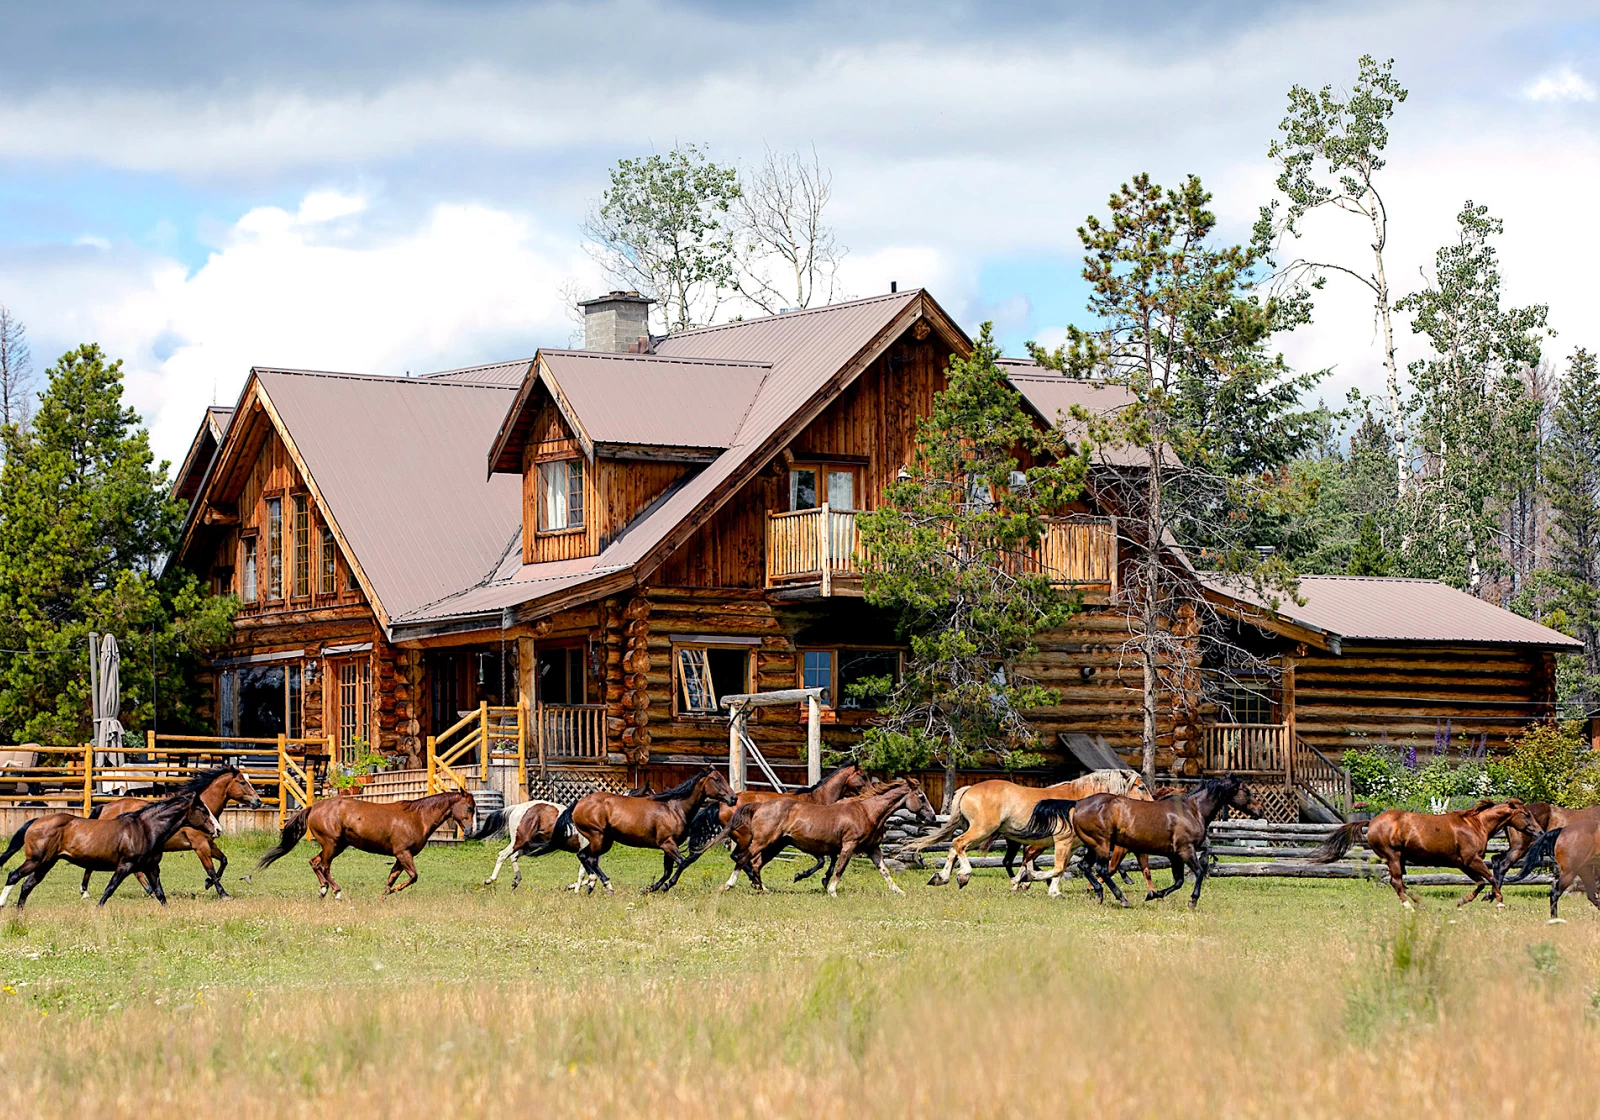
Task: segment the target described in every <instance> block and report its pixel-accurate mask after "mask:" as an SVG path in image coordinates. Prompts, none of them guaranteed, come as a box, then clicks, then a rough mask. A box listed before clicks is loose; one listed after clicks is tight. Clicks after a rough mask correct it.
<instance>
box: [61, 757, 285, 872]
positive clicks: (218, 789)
mask: <svg viewBox="0 0 1600 1120" xmlns="http://www.w3.org/2000/svg"><path fill="white" fill-rule="evenodd" d="M190 791H194V792H197V793H199V794H200V800H201V801H203V802H205V806H206V808H207V809H210V810H211V815H212V816H214V817H218V818H220V817H221V815H222V810H223V809H225V808H227V807H228V805H229V804H230V803H231V802H235V801H237V802H238V803H239V804H241V805H243V806H245V807H246V808H249V809H259V808H261V807H262V806H263V805H264V804H265V802H263V801H262V800H261V795H260V794H259V793H257V792H256V787H255V786H253V785H251V784H250V779H249V778H248V777H247V776H246V775H245V772H244V771H243V770H241V769H239V768H238V767H237V766H218V767H217V768H216V769H214V770H205V771H202V772H201V773H199V774H196V775H195V776H194V777H192V778H190V779H189V780H188V781H187V782H185V783H184V784H183V785H181V786H179V787H178V789H177V790H175V791H174V793H175V794H177V793H188V792H190ZM148 804H150V802H149V801H147V800H146V799H144V798H142V797H121V798H118V799H117V800H116V801H108V802H106V803H105V804H104V805H96V806H95V808H94V812H92V813H90V814H89V816H90V817H92V818H97V819H99V820H105V821H108V820H113V819H115V818H117V817H121V816H126V815H127V814H128V813H137V812H138V811H139V810H140V809H143V808H144V807H145V806H146V805H148ZM166 850H167V851H169V852H193V853H194V854H195V855H197V856H199V857H200V865H201V866H202V867H204V868H205V870H206V884H205V886H204V887H201V888H200V889H201V890H202V891H203V890H207V889H209V888H212V887H214V888H216V892H217V897H218V898H227V897H228V892H227V891H225V890H223V889H222V873H223V872H224V871H226V870H228V856H227V854H226V853H225V852H224V851H223V850H222V848H221V847H220V846H219V845H218V844H217V842H216V841H215V840H213V839H212V838H211V837H210V836H207V835H206V833H205V831H204V830H202V829H198V828H189V827H187V826H185V827H183V828H180V829H178V831H177V832H175V833H173V834H172V837H171V838H170V839H169V840H168V841H167V847H166ZM213 861H215V866H213ZM93 875H94V870H93V869H92V868H91V869H90V870H88V871H85V872H84V873H83V887H82V891H83V897H84V898H88V897H89V879H90V878H91V877H92V876H93ZM139 879H140V881H141V882H143V881H144V876H143V875H140V876H139Z"/></svg>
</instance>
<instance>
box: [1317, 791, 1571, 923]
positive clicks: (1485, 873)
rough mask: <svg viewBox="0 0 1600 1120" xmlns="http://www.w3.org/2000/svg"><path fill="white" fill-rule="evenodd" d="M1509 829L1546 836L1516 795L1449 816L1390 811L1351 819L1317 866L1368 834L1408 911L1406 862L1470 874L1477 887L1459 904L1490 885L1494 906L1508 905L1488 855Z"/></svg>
mask: <svg viewBox="0 0 1600 1120" xmlns="http://www.w3.org/2000/svg"><path fill="white" fill-rule="evenodd" d="M1507 825H1513V826H1515V827H1516V828H1519V829H1521V830H1522V831H1524V832H1531V833H1533V834H1534V835H1535V836H1539V835H1542V834H1543V829H1541V828H1540V827H1539V823H1538V822H1537V821H1535V820H1534V819H1533V814H1532V813H1530V812H1529V811H1528V807H1527V806H1526V805H1524V804H1523V803H1522V802H1521V801H1518V800H1517V799H1516V798H1514V797H1513V798H1512V799H1511V800H1510V801H1502V802H1499V803H1496V802H1493V801H1480V802H1478V803H1477V804H1476V805H1474V806H1473V807H1472V808H1470V809H1457V810H1455V811H1453V812H1449V813H1410V812H1407V811H1406V810H1404V809H1386V810H1384V811H1383V812H1381V813H1379V814H1378V815H1377V816H1375V817H1373V818H1372V819H1371V820H1370V821H1352V822H1351V823H1349V824H1347V825H1345V826H1344V827H1342V828H1338V829H1335V830H1334V832H1333V835H1331V836H1329V837H1328V838H1327V839H1326V840H1324V841H1323V842H1322V843H1321V844H1320V845H1319V846H1318V848H1317V853H1316V855H1315V856H1313V857H1312V859H1313V860H1315V861H1316V862H1317V863H1332V862H1333V861H1334V860H1336V859H1339V858H1341V857H1343V855H1344V854H1345V853H1346V852H1347V851H1349V850H1350V846H1351V845H1352V844H1354V843H1355V842H1356V841H1357V840H1358V839H1360V838H1361V836H1362V834H1363V833H1365V835H1366V841H1367V847H1369V848H1371V849H1372V854H1373V855H1375V856H1377V857H1378V858H1379V859H1381V860H1383V861H1384V862H1385V863H1387V864H1388V865H1389V885H1390V886H1391V887H1393V888H1394V893H1395V894H1397V895H1399V896H1400V903H1401V905H1403V906H1404V907H1405V908H1406V909H1408V910H1411V909H1415V906H1414V904H1413V903H1412V901H1411V896H1410V895H1409V894H1407V893H1406V881H1405V873H1406V865H1407V864H1412V865H1415V866H1418V867H1454V868H1457V869H1458V870H1461V871H1465V872H1466V873H1467V875H1468V876H1469V877H1471V878H1472V879H1473V880H1474V883H1475V885H1474V886H1473V888H1472V891H1471V893H1469V894H1468V895H1467V896H1466V897H1465V898H1463V899H1462V900H1461V901H1460V902H1459V903H1458V904H1457V905H1461V906H1465V905H1466V904H1467V903H1469V902H1471V901H1472V900H1473V899H1475V898H1477V897H1478V895H1479V894H1481V893H1482V892H1483V888H1484V887H1489V888H1490V889H1491V890H1492V891H1493V892H1494V901H1495V905H1496V906H1504V905H1505V900H1504V899H1503V898H1502V897H1501V896H1500V884H1499V883H1498V882H1497V881H1496V879H1495V875H1494V872H1493V871H1491V870H1490V869H1489V865H1488V864H1486V863H1484V862H1483V853H1484V852H1485V850H1487V849H1488V847H1489V837H1491V836H1493V835H1494V834H1495V833H1496V832H1498V831H1500V829H1502V828H1504V827H1505V826H1507Z"/></svg>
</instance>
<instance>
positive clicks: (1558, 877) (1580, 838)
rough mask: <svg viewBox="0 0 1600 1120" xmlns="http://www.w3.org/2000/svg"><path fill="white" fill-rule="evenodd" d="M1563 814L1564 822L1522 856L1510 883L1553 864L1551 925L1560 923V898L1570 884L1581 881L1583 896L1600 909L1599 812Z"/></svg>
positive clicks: (1570, 812) (1588, 811) (1569, 887)
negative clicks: (1545, 865) (1515, 875)
mask: <svg viewBox="0 0 1600 1120" xmlns="http://www.w3.org/2000/svg"><path fill="white" fill-rule="evenodd" d="M1591 808H1593V807H1591ZM1558 811H1560V810H1559V807H1558ZM1565 813H1566V820H1565V821H1563V822H1562V823H1561V824H1558V825H1556V826H1555V827H1554V828H1552V829H1550V830H1549V831H1548V832H1546V833H1545V834H1544V835H1543V836H1541V837H1539V839H1538V840H1536V841H1534V843H1533V846H1532V847H1531V848H1529V849H1528V852H1527V854H1526V855H1525V856H1524V857H1523V860H1522V867H1521V868H1520V869H1519V870H1518V871H1517V877H1516V878H1515V879H1512V880H1511V882H1513V883H1520V882H1522V880H1524V879H1526V878H1527V877H1528V875H1529V874H1530V873H1532V871H1533V869H1534V868H1535V867H1537V866H1539V864H1541V863H1543V862H1544V861H1545V860H1547V859H1553V860H1554V861H1555V865H1556V873H1555V876H1554V877H1553V878H1552V879H1551V881H1550V920H1551V921H1552V922H1559V921H1560V920H1561V913H1560V905H1561V896H1562V895H1564V894H1566V893H1567V892H1568V891H1569V890H1571V889H1572V887H1573V884H1574V883H1578V882H1581V883H1582V884H1583V893H1584V894H1586V895H1588V897H1589V901H1590V902H1592V903H1594V904H1595V907H1596V908H1600V812H1591V811H1590V810H1586V809H1568V810H1565ZM1552 815H1553V814H1552Z"/></svg>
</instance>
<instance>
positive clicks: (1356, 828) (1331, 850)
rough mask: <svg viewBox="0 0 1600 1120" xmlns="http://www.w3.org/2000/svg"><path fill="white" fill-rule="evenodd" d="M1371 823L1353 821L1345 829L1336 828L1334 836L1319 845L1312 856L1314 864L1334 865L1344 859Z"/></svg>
mask: <svg viewBox="0 0 1600 1120" xmlns="http://www.w3.org/2000/svg"><path fill="white" fill-rule="evenodd" d="M1370 823H1372V822H1370V821H1351V822H1350V823H1349V824H1347V825H1344V826H1343V827H1340V828H1336V829H1334V830H1333V832H1332V834H1330V835H1329V837H1328V838H1327V839H1326V840H1324V841H1323V842H1322V843H1320V844H1318V845H1317V850H1316V852H1315V853H1313V854H1312V856H1311V862H1312V863H1332V862H1333V861H1334V860H1336V859H1343V858H1344V854H1345V853H1346V852H1348V851H1349V850H1350V845H1352V844H1354V843H1355V842H1356V840H1357V838H1358V836H1359V835H1360V834H1361V833H1363V832H1364V831H1365V830H1366V827H1367V825H1369V824H1370Z"/></svg>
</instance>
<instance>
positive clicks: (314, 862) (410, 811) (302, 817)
mask: <svg viewBox="0 0 1600 1120" xmlns="http://www.w3.org/2000/svg"><path fill="white" fill-rule="evenodd" d="M472 817H473V806H472V794H470V793H466V792H464V791H462V790H458V789H452V790H446V791H445V792H444V793H436V794H434V795H433V796H431V797H419V798H417V799H416V800H414V801H400V802H396V803H393V804H384V803H382V802H377V801H360V800H358V799H356V798H354V797H330V798H328V799H327V800H326V801H318V802H317V803H316V804H315V805H312V806H311V807H310V808H309V809H301V810H300V811H299V812H298V813H296V814H295V815H294V816H292V817H290V818H289V819H288V821H286V822H285V823H284V826H283V833H282V835H281V836H280V837H279V838H278V846H277V847H276V848H273V849H272V850H271V851H270V852H268V853H267V854H266V855H264V856H262V857H261V862H260V863H258V864H256V870H257V871H260V870H261V869H262V868H264V867H269V866H271V865H272V864H273V863H275V862H277V861H278V860H279V859H282V858H283V857H284V856H285V855H287V854H288V853H289V851H290V850H291V849H293V848H294V846H295V845H296V844H298V843H299V842H300V839H301V837H303V836H306V835H307V834H308V833H309V834H310V837H311V840H312V841H313V842H314V843H316V844H319V845H321V849H322V850H321V851H319V852H318V853H317V854H316V855H314V856H312V857H311V870H312V872H313V873H314V874H315V875H316V877H317V883H318V884H319V888H318V890H317V896H318V897H319V898H326V897H327V895H328V890H329V888H332V890H333V897H334V898H336V899H337V898H340V897H342V896H343V893H344V892H343V891H342V890H341V889H340V887H339V884H338V883H336V882H334V881H333V861H334V860H335V859H337V858H338V856H339V853H340V852H342V851H344V850H345V849H346V848H354V849H356V850H357V851H359V852H372V853H374V854H375V855H383V856H392V857H394V866H393V867H391V868H390V869H389V881H388V882H387V883H385V884H384V887H383V893H384V894H385V895H388V894H399V893H400V892H401V891H403V890H405V889H406V888H407V887H409V886H411V885H412V884H413V883H415V882H416V881H417V864H416V856H417V853H418V852H420V851H422V849H423V848H425V847H427V844H428V837H430V836H432V835H433V833H434V830H436V829H437V828H438V827H439V826H440V825H442V824H444V822H445V821H455V823H456V824H458V825H460V826H461V829H462V831H463V832H465V831H467V830H468V829H470V828H471V827H472ZM402 871H404V872H405V873H406V874H407V875H408V876H410V878H408V879H407V880H406V881H405V882H404V883H402V884H401V885H400V886H398V887H397V886H395V885H394V881H395V880H396V879H398V878H399V877H400V872H402Z"/></svg>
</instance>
